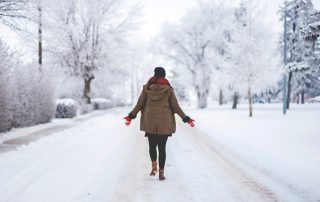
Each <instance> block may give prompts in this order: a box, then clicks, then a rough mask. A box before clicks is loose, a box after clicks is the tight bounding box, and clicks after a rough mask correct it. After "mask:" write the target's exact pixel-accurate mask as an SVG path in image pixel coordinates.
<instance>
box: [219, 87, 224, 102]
mask: <svg viewBox="0 0 320 202" xmlns="http://www.w3.org/2000/svg"><path fill="white" fill-rule="evenodd" d="M219 105H223V91H222V90H220V91H219Z"/></svg>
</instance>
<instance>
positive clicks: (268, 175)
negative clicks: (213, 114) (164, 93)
mask: <svg viewBox="0 0 320 202" xmlns="http://www.w3.org/2000/svg"><path fill="white" fill-rule="evenodd" d="M195 133H197V134H195ZM193 134H194V135H195V136H197V138H199V139H202V141H203V142H206V143H207V144H208V146H209V147H211V149H212V150H213V151H214V152H215V153H217V154H218V155H219V156H221V158H223V159H225V160H226V161H227V162H229V163H230V165H233V166H234V167H237V169H238V170H240V171H242V172H243V173H244V174H246V173H248V172H249V171H248V170H251V171H253V172H255V173H256V174H258V175H259V176H264V180H263V181H266V180H267V182H266V184H269V185H270V182H271V183H272V187H275V186H277V190H278V189H283V191H285V192H287V193H289V194H291V195H292V196H294V201H310V202H313V201H316V200H317V199H315V198H314V197H312V194H311V193H310V192H309V191H308V190H306V189H304V188H302V187H299V186H297V185H296V184H292V183H290V182H288V181H285V180H284V179H282V178H281V176H277V175H276V173H274V172H272V171H270V170H267V169H264V168H262V167H258V166H256V165H255V164H253V163H251V162H250V161H246V162H244V161H243V160H241V159H240V158H239V156H237V155H235V154H233V153H232V152H231V151H230V150H228V149H226V148H223V145H221V144H219V143H216V142H215V141H214V140H213V139H212V138H210V137H208V135H207V134H205V133H204V132H202V131H199V130H197V129H196V132H194V133H193ZM194 135H193V136H194ZM218 150H219V151H218ZM221 151H223V153H222V152H221ZM234 161H237V162H234ZM239 164H241V168H240V167H239V166H236V165H239ZM250 178H251V179H252V177H250ZM259 184H261V183H259ZM263 186H264V187H267V186H265V185H263ZM268 190H269V191H270V192H271V193H272V192H273V191H271V190H270V189H268ZM273 194H274V195H276V194H275V193H273ZM277 198H280V196H278V197H277ZM278 200H280V199H278ZM280 201H281V200H280ZM290 201H291V199H290Z"/></svg>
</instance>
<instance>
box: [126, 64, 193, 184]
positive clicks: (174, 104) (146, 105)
mask: <svg viewBox="0 0 320 202" xmlns="http://www.w3.org/2000/svg"><path fill="white" fill-rule="evenodd" d="M165 76H166V71H165V69H164V68H162V67H156V68H155V70H154V76H153V77H151V78H150V79H149V81H148V83H147V84H146V85H144V86H143V90H142V93H141V95H140V97H139V99H138V102H137V104H136V106H135V107H134V109H133V110H132V111H131V112H130V113H129V115H128V116H126V117H125V118H124V119H125V120H126V121H125V123H126V125H127V126H129V125H130V122H131V120H132V119H134V118H136V116H137V114H138V112H139V111H141V119H140V130H142V131H145V136H146V137H148V140H149V154H150V158H151V162H152V163H151V165H152V169H151V173H150V176H155V175H156V173H157V170H158V169H157V147H158V151H159V180H165V176H164V166H165V162H166V143H167V139H168V137H169V136H172V133H174V132H175V131H176V121H175V117H174V114H175V113H177V114H178V115H179V116H180V117H181V118H182V121H183V122H185V123H188V124H189V125H190V126H191V127H193V126H194V123H193V122H194V120H193V119H191V118H190V117H189V116H186V115H185V113H184V112H183V111H182V109H181V108H180V106H179V104H178V101H177V98H176V96H175V94H174V91H173V88H172V87H171V85H170V83H169V81H168V80H167V79H166V78H165Z"/></svg>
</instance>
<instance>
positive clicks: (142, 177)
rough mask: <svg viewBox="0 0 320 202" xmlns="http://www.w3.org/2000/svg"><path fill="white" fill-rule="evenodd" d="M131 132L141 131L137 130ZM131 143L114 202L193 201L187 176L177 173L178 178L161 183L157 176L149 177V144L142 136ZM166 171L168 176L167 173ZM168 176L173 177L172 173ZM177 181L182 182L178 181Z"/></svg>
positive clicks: (131, 139) (138, 134) (168, 178)
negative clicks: (186, 179) (185, 177)
mask: <svg viewBox="0 0 320 202" xmlns="http://www.w3.org/2000/svg"><path fill="white" fill-rule="evenodd" d="M132 130H135V131H138V127H135V128H133V129H132ZM141 136H143V137H141ZM130 141H131V145H130V148H127V149H126V153H127V154H128V156H127V157H126V160H125V162H126V164H125V165H124V166H123V169H122V171H121V173H122V176H121V179H119V183H117V184H115V198H114V199H113V200H111V201H119V202H137V201H152V202H162V201H167V202H177V201H192V200H188V199H190V198H191V197H190V196H188V193H189V192H188V189H187V187H186V186H185V184H184V183H183V180H181V179H183V178H184V176H179V174H178V173H175V176H174V177H172V178H170V177H169V174H168V175H167V179H166V180H165V181H159V179H158V173H157V175H156V176H154V177H151V176H149V172H150V169H151V161H150V159H149V151H148V141H147V138H145V137H144V134H143V133H142V132H138V133H133V134H132V138H131V137H130ZM168 141H170V139H169V140H168ZM167 165H168V163H167ZM167 167H168V166H167ZM167 167H166V173H167V171H168V169H167ZM169 167H170V166H169ZM168 172H170V174H172V173H171V171H168ZM178 178H179V179H180V180H177V179H178Z"/></svg>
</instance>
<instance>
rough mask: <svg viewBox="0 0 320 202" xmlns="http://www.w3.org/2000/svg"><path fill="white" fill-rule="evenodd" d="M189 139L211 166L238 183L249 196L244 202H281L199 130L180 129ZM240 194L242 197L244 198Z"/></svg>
mask: <svg viewBox="0 0 320 202" xmlns="http://www.w3.org/2000/svg"><path fill="white" fill-rule="evenodd" d="M179 128H180V130H182V131H183V133H184V135H186V136H187V137H186V138H185V139H187V140H188V141H191V142H192V143H194V145H195V147H197V152H201V155H202V156H205V157H206V158H207V159H208V163H209V164H210V166H213V167H219V168H220V169H221V170H222V171H223V172H225V174H226V175H227V176H226V177H227V179H228V180H230V181H231V182H233V183H236V184H237V186H238V189H239V190H241V192H243V193H244V192H245V193H246V194H248V195H247V196H249V198H246V199H245V200H244V201H272V202H277V201H279V199H278V197H277V196H276V195H275V193H273V192H272V191H271V190H270V189H269V188H268V187H266V186H265V185H263V184H261V183H260V182H257V181H256V180H254V179H253V178H252V177H250V176H249V175H248V173H247V172H246V171H245V170H242V169H240V168H239V167H238V166H237V165H236V164H235V163H233V162H232V161H231V160H230V159H229V158H228V157H227V156H226V155H225V154H224V153H222V152H221V151H218V150H217V149H216V148H215V146H214V144H213V142H212V141H211V140H209V139H208V138H206V135H205V134H203V133H202V132H200V131H199V130H197V129H192V130H186V129H185V127H179ZM243 193H240V194H241V195H242V196H241V197H247V196H244V195H243Z"/></svg>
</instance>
